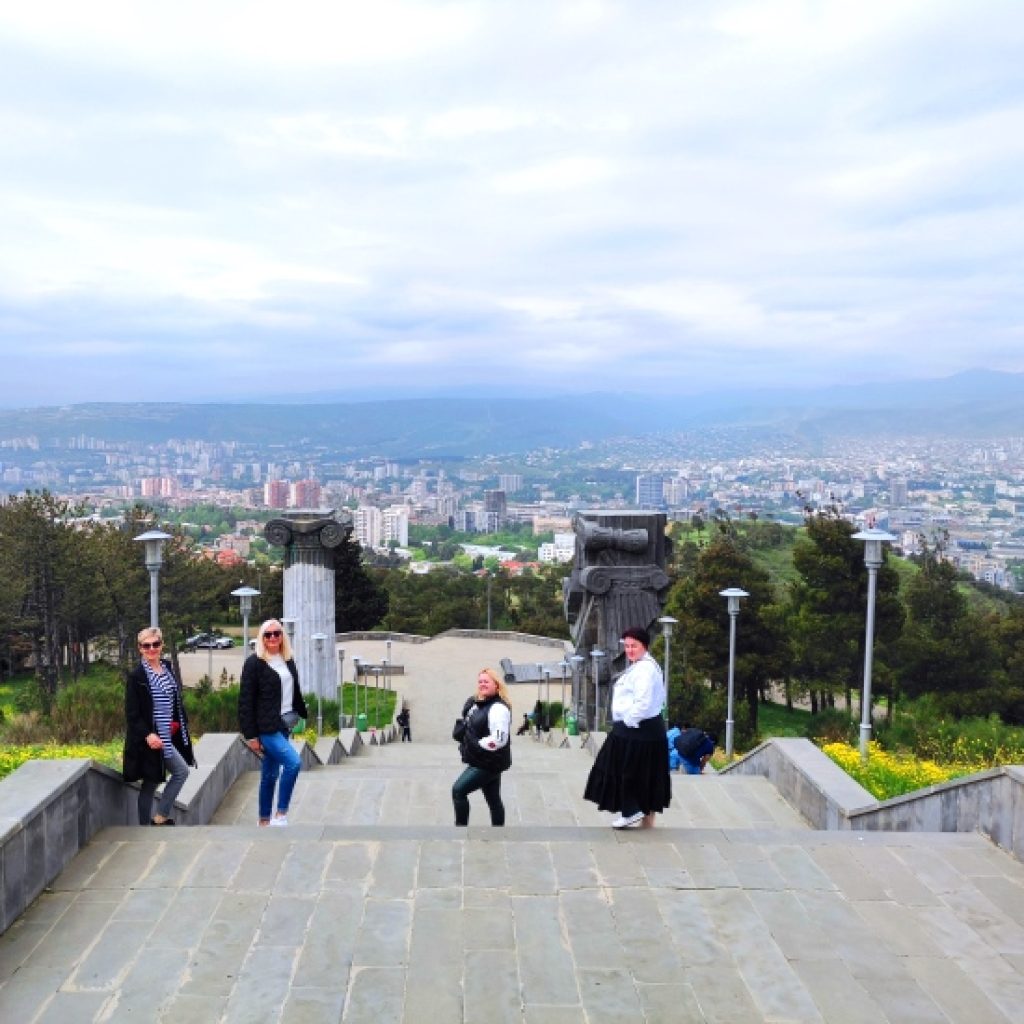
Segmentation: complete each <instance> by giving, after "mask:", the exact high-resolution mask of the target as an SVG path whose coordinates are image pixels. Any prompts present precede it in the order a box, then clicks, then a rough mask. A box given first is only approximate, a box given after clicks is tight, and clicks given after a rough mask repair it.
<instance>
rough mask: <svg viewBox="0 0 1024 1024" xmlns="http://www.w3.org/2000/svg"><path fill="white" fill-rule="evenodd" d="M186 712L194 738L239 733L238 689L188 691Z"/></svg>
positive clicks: (203, 688) (234, 687) (210, 688)
mask: <svg viewBox="0 0 1024 1024" xmlns="http://www.w3.org/2000/svg"><path fill="white" fill-rule="evenodd" d="M185 711H186V712H187V713H188V722H189V728H190V729H191V730H192V734H193V735H194V736H200V735H202V734H203V733H204V732H238V687H237V686H228V687H226V688H225V689H223V690H214V689H212V687H209V686H206V687H203V686H199V687H197V688H196V689H194V690H192V689H186V690H185Z"/></svg>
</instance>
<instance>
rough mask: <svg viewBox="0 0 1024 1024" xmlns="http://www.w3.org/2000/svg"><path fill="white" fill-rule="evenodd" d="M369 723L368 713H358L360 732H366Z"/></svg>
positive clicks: (357, 724)
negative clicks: (367, 719)
mask: <svg viewBox="0 0 1024 1024" xmlns="http://www.w3.org/2000/svg"><path fill="white" fill-rule="evenodd" d="M368 725H369V723H368V722H367V721H366V715H364V714H363V713H362V711H360V712H359V714H358V715H356V728H357V729H358V730H359V731H360V732H366V730H367V728H368Z"/></svg>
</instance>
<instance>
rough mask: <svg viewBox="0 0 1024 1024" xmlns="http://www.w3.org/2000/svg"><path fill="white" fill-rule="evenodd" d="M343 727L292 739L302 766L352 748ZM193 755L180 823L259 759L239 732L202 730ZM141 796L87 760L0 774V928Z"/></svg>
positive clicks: (213, 801)
mask: <svg viewBox="0 0 1024 1024" xmlns="http://www.w3.org/2000/svg"><path fill="white" fill-rule="evenodd" d="M346 733H347V734H348V735H346V736H345V737H344V740H343V741H342V742H339V740H338V739H337V738H334V739H330V740H327V739H321V740H320V742H319V743H318V744H317V749H316V750H314V749H313V748H312V747H311V746H309V744H308V743H306V742H305V741H300V740H293V741H292V742H293V743H294V745H295V748H296V750H298V751H299V755H300V757H301V758H302V767H303V768H304V769H309V768H315V767H318V766H320V765H322V764H335V763H337V762H338V761H340V760H341V759H342V758H343V757H345V756H346V755H350V754H354V753H356V752H357V751H358V749H359V747H360V745H361V743H362V740H361V738H360V736H359V734H358V733H356V732H355V730H354V729H353V730H346ZM387 733H388V737H389V738H390V735H391V730H388V731H387ZM196 759H197V760H198V761H199V767H198V768H195V769H193V770H192V771H190V772H189V776H188V780H187V781H186V783H185V785H184V787H183V788H182V790H181V793H180V794H179V795H178V799H177V801H176V802H175V812H174V817H175V820H176V821H177V822H178V824H180V825H206V824H208V823H209V822H210V820H211V819H212V818H213V815H214V813H215V812H216V810H217V808H218V807H219V806H220V804H221V801H222V800H223V799H224V795H225V794H226V793H227V791H228V790H229V789H230V788H231V787H232V786H233V785H234V784H235V782H236V781H237V779H238V777H239V776H240V775H242V774H243V773H244V772H247V771H253V770H255V769H258V768H259V764H260V762H259V758H257V756H256V755H255V754H254V753H253V752H252V751H251V750H250V749H249V748H248V747H247V746H246V745H245V743H244V742H242V738H241V736H240V735H239V734H238V733H207V734H206V735H205V736H203V737H202V739H201V740H200V742H199V743H198V745H197V747H196ZM138 795H139V787H138V784H137V783H127V782H125V781H124V779H123V778H122V777H121V774H120V772H116V771H114V770H113V769H112V768H108V767H107V766H106V765H101V764H97V763H96V762H95V761H91V760H88V759H84V758H75V759H66V760H57V761H28V762H27V763H25V764H23V765H22V766H21V767H20V768H19V769H18V770H17V771H15V772H12V773H11V774H10V775H9V776H8V777H7V778H5V779H2V780H0V934H2V933H3V932H4V931H6V929H7V928H8V927H9V926H10V925H11V924H12V923H13V922H14V921H15V920H17V918H18V916H19V915H20V914H21V913H22V912H23V911H24V910H25V908H26V907H28V905H29V904H30V903H31V902H32V901H33V900H34V899H35V898H36V897H37V896H38V895H39V894H40V893H41V892H42V891H43V889H45V888H46V887H47V886H48V885H49V884H50V883H51V882H53V880H54V879H55V878H57V876H58V875H59V874H60V873H61V872H62V871H63V870H64V868H65V867H66V866H67V865H68V863H69V862H70V861H71V860H72V858H73V857H74V856H75V855H76V854H77V853H78V852H79V850H81V849H82V847H84V846H85V845H86V844H87V843H88V842H89V840H90V839H92V837H93V836H94V835H95V834H96V833H97V832H99V831H100V829H103V828H108V827H110V826H116V825H134V824H135V823H136V822H137V821H138Z"/></svg>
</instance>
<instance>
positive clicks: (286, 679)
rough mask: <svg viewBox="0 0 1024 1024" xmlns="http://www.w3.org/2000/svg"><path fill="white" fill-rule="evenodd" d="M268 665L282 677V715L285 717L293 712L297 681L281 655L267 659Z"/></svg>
mask: <svg viewBox="0 0 1024 1024" xmlns="http://www.w3.org/2000/svg"><path fill="white" fill-rule="evenodd" d="M267 664H268V665H269V666H270V667H271V668H272V669H273V670H274V671H275V672H276V673H277V674H278V675H279V676H280V677H281V714H282V715H285V714H287V713H288V712H289V711H291V710H292V701H293V700H294V699H295V696H294V691H295V680H293V679H292V674H291V672H290V671H289V669H288V662H286V661H285V660H284V658H282V657H281V655H280V654H275V655H273V656H272V657H270V658H267Z"/></svg>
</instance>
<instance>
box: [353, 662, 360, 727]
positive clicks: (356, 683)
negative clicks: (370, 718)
mask: <svg viewBox="0 0 1024 1024" xmlns="http://www.w3.org/2000/svg"><path fill="white" fill-rule="evenodd" d="M352 685H353V686H354V687H355V704H354V706H353V708H352V717H353V720H354V721H355V723H356V728H359V655H358V654H353V655H352Z"/></svg>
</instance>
